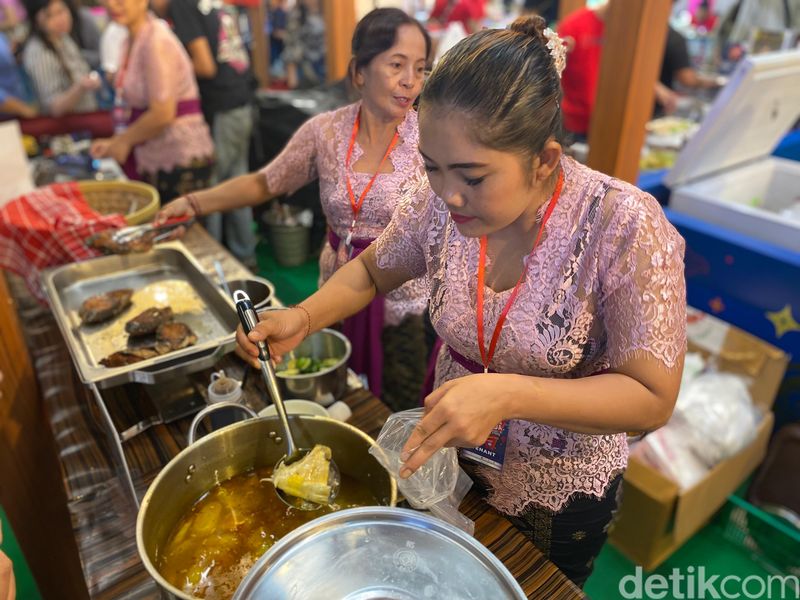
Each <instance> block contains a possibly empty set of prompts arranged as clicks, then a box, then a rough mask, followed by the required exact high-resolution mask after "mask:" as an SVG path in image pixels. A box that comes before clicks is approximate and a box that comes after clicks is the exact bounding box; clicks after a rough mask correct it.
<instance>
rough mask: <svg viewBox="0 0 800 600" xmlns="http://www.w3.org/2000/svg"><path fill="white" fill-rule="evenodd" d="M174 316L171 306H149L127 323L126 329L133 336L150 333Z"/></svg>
mask: <svg viewBox="0 0 800 600" xmlns="http://www.w3.org/2000/svg"><path fill="white" fill-rule="evenodd" d="M172 317H173V314H172V309H171V308H170V307H169V306H165V307H163V308H148V309H147V310H145V311H142V312H140V313H139V314H138V315H136V316H135V317H133V318H132V319H131V320H130V321H128V322H127V323H125V331H127V332H128V333H129V334H130V335H132V336H141V335H150V334H151V333H154V332H155V331H156V329H158V328H159V326H160V325H163V324H164V323H169V322H170V321H172Z"/></svg>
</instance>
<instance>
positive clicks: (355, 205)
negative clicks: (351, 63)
mask: <svg viewBox="0 0 800 600" xmlns="http://www.w3.org/2000/svg"><path fill="white" fill-rule="evenodd" d="M360 124H361V111H360V110H359V112H358V114H357V115H356V120H355V123H353V133H352V135H351V136H350V146H349V147H348V148H347V156H346V157H345V163H344V178H345V183H346V184H347V194H348V195H349V196H350V208H351V209H352V211H353V222H352V223H350V231H348V233H347V239H345V242H344V243H345V245H346V246H347V247H348V248H349V247H350V244H351V242H352V241H353V230H354V229H355V227H356V221H357V220H358V213H359V212H360V211H361V207H362V206H363V204H364V199H365V198H366V197H367V193H368V192H369V190H370V188H372V184H373V183H375V179H377V177H378V173H380V172H381V167H383V163H385V162H386V159H387V158H389V155H390V154H391V153H392V150H393V149H394V147H395V146H396V145H397V140H398V138H399V137H400V132H399V131H395V132H394V137H392V141H391V142H389V147H388V148H386V152H385V153H384V155H383V158H382V159H381V162H380V164H379V165H378V169H377V170H376V171H375V174H374V175H373V176H372V179H370V180H369V183H368V184H367V187H365V188H364V191H363V192H361V196H359V198H358V200H356V195H355V194H354V193H353V186H352V184H351V183H350V159H351V158H352V157H353V146H355V143H356V135H357V134H358V128H359V126H360Z"/></svg>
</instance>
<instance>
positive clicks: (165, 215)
mask: <svg viewBox="0 0 800 600" xmlns="http://www.w3.org/2000/svg"><path fill="white" fill-rule="evenodd" d="M196 216H197V215H196V214H195V211H194V208H192V205H191V203H190V202H189V199H188V198H187V197H186V196H181V197H180V198H175V200H173V201H172V202H170V203H169V204H167V205H166V206H165V207H164V208H162V209H161V210H160V211H158V214H156V218H155V219H153V224H154V225H160V224H161V223H164V222H165V221H167V220H169V219H177V218H180V217H196Z"/></svg>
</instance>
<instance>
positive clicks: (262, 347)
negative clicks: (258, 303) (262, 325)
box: [233, 290, 270, 361]
mask: <svg viewBox="0 0 800 600" xmlns="http://www.w3.org/2000/svg"><path fill="white" fill-rule="evenodd" d="M233 299H234V300H236V312H237V313H238V314H239V321H241V323H242V329H244V332H245V334H249V333H250V332H251V331H252V330H253V329H255V326H256V325H258V315H257V314H256V309H255V307H254V306H253V302H252V301H251V300H250V297H249V296H248V295H247V294H246V293H245V292H243V291H242V290H236V291H235V292H234V293H233ZM256 346H258V358H259V359H260V360H263V361H268V360H269V358H270V356H269V347H268V346H267V344H265V343H264V342H256Z"/></svg>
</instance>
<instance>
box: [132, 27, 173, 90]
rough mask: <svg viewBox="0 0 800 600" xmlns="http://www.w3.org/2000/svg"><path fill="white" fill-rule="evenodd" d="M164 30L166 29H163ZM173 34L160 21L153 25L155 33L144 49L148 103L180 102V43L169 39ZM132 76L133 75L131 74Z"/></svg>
mask: <svg viewBox="0 0 800 600" xmlns="http://www.w3.org/2000/svg"><path fill="white" fill-rule="evenodd" d="M162 28H164V29H162ZM171 35H173V33H172V32H171V31H169V30H167V29H166V25H164V24H163V23H162V22H160V21H158V22H156V23H154V24H153V32H152V34H151V36H150V39H149V40H147V42H148V44H147V47H146V48H144V49H143V50H144V57H143V63H142V64H143V66H144V78H145V82H146V83H145V85H146V87H147V100H148V101H149V102H148V103H153V102H167V101H169V100H174V101H175V102H178V100H179V99H180V98H178V85H179V76H178V73H180V67H179V63H180V55H179V52H181V51H182V49H181V48H180V47H179V44H180V42H178V40H174V42H175V43H172V42H173V40H170V39H169V36H171ZM131 74H132V73H131Z"/></svg>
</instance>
